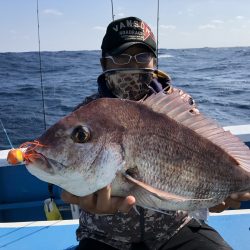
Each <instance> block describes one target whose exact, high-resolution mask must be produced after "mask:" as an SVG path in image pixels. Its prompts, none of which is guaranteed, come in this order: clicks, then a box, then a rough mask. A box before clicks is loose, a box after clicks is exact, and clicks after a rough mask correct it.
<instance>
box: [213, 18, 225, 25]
mask: <svg viewBox="0 0 250 250" xmlns="http://www.w3.org/2000/svg"><path fill="white" fill-rule="evenodd" d="M211 23H215V24H222V23H224V21H222V20H218V19H214V20H212V21H211Z"/></svg>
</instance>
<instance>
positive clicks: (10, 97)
mask: <svg viewBox="0 0 250 250" xmlns="http://www.w3.org/2000/svg"><path fill="white" fill-rule="evenodd" d="M41 57H42V77H43V85H44V100H45V111H46V113H45V117H46V127H47V128H48V127H49V126H50V125H52V124H53V123H55V122H56V121H57V120H58V119H59V118H60V117H62V116H64V115H66V114H67V113H69V112H70V111H71V110H72V109H73V107H75V106H76V105H77V104H78V103H80V102H81V101H82V100H83V99H84V98H85V97H86V96H88V95H90V94H92V93H94V92H96V90H97V86H96V78H97V77H98V75H99V74H100V73H101V67H100V64H99V58H100V51H60V52H42V53H41ZM159 69H161V70H164V71H166V72H168V73H169V74H170V76H171V78H172V82H173V85H174V86H176V87H178V88H182V89H183V90H184V91H186V92H188V93H189V94H191V95H192V96H193V98H194V99H195V101H196V103H197V105H198V107H199V109H200V110H201V111H202V112H203V113H205V114H206V115H207V116H209V117H211V118H213V119H216V120H217V121H218V122H219V123H220V124H221V125H223V126H227V125H241V124H249V123H250V47H237V48H201V49H176V50H173V49H171V50H167V49H160V51H159ZM0 119H1V121H2V122H3V124H4V127H5V130H6V131H7V133H8V135H9V138H10V140H11V142H12V144H13V146H14V147H17V146H18V145H20V144H21V143H23V142H25V141H29V140H33V139H35V138H36V137H37V136H39V135H41V133H42V132H43V131H44V129H45V125H44V114H43V103H42V91H41V82H40V71H39V56H38V53H37V52H25V53H0ZM9 147H10V145H9V142H8V140H7V138H6V135H5V133H4V129H3V128H2V127H1V125H0V150H1V149H7V148H9Z"/></svg>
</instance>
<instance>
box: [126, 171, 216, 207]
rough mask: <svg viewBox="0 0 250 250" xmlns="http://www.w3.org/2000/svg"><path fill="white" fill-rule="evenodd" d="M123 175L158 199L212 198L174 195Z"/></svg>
mask: <svg viewBox="0 0 250 250" xmlns="http://www.w3.org/2000/svg"><path fill="white" fill-rule="evenodd" d="M124 176H125V177H126V178H127V180H129V181H130V182H132V183H134V184H136V185H138V186H139V187H141V188H143V189H144V190H146V191H147V192H149V193H150V194H151V195H154V196H155V197H157V198H158V199H160V200H165V201H166V200H171V201H175V202H184V201H194V200H197V201H198V200H200V201H204V200H212V199H213V198H208V199H195V198H190V197H184V196H180V195H176V194H173V193H170V192H166V191H162V190H160V189H157V188H154V187H152V186H150V185H148V184H146V183H144V182H141V181H138V180H136V179H134V178H133V177H132V176H130V175H128V174H126V173H124Z"/></svg>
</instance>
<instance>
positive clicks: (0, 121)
mask: <svg viewBox="0 0 250 250" xmlns="http://www.w3.org/2000/svg"><path fill="white" fill-rule="evenodd" d="M0 123H1V125H2V127H3V131H4V133H5V135H6V137H7V140H8V141H9V144H10V146H11V148H14V147H13V145H12V143H11V141H10V138H9V136H8V133H7V131H6V129H5V127H4V125H3V123H2V120H1V119H0Z"/></svg>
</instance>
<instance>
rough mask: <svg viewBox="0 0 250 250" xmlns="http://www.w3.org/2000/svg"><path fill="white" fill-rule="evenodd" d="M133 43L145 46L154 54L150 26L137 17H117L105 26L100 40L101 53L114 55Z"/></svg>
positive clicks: (154, 46)
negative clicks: (103, 34) (105, 28)
mask: <svg viewBox="0 0 250 250" xmlns="http://www.w3.org/2000/svg"><path fill="white" fill-rule="evenodd" d="M135 44H142V45H145V46H147V47H148V48H149V49H150V50H151V51H152V52H153V53H154V54H155V56H156V42H155V37H154V34H153V33H152V31H151V29H150V27H149V26H148V25H147V24H146V23H145V22H144V21H142V20H141V19H139V18H137V17H125V18H121V19H117V20H115V21H113V22H112V23H110V24H109V25H108V27H107V31H106V34H105V36H104V38H103V41H102V46H101V49H102V55H103V56H104V55H105V54H106V53H107V54H110V55H116V54H120V53H122V52H123V51H124V50H126V49H127V48H129V47H130V46H132V45H135Z"/></svg>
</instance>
